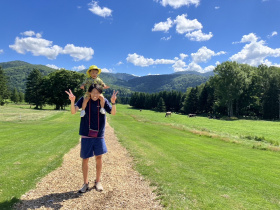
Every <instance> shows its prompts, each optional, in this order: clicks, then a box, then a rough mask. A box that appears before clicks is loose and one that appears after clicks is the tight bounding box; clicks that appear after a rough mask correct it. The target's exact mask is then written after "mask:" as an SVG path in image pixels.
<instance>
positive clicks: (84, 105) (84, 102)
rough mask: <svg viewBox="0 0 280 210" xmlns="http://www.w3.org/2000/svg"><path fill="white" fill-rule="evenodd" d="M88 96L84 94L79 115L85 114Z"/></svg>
mask: <svg viewBox="0 0 280 210" xmlns="http://www.w3.org/2000/svg"><path fill="white" fill-rule="evenodd" d="M89 99H90V97H89V96H86V95H85V96H84V101H83V104H82V111H81V114H80V117H84V116H85V114H86V111H85V109H86V107H87V103H88V101H89Z"/></svg>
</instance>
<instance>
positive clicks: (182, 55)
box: [180, 53, 188, 60]
mask: <svg viewBox="0 0 280 210" xmlns="http://www.w3.org/2000/svg"><path fill="white" fill-rule="evenodd" d="M186 57H188V55H187V54H184V53H180V58H181V60H184V59H185V58H186Z"/></svg>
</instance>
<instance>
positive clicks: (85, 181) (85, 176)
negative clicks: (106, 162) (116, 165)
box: [82, 155, 102, 184]
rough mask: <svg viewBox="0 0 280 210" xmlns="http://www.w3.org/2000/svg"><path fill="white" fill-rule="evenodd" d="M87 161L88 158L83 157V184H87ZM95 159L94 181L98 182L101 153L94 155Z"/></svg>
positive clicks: (99, 178)
mask: <svg viewBox="0 0 280 210" xmlns="http://www.w3.org/2000/svg"><path fill="white" fill-rule="evenodd" d="M88 161H89V158H86V159H83V162H82V171H83V178H84V184H88ZM95 161H96V180H95V181H96V182H100V180H101V170H102V155H99V156H96V157H95Z"/></svg>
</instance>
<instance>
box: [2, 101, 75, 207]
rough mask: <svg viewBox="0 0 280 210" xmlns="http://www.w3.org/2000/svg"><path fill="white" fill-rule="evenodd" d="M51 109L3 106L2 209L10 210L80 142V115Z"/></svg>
mask: <svg viewBox="0 0 280 210" xmlns="http://www.w3.org/2000/svg"><path fill="white" fill-rule="evenodd" d="M48 108H49V109H45V110H34V109H30V108H29V106H28V105H9V106H2V107H0V160H1V164H0V209H10V208H11V205H12V204H13V203H14V202H16V201H17V200H18V199H19V198H20V196H21V195H22V194H24V193H25V192H26V191H28V190H29V189H31V188H33V187H35V184H36V183H37V182H38V181H39V179H40V178H42V177H43V176H45V175H46V174H48V173H49V172H50V171H52V170H54V169H55V168H56V167H58V166H59V165H60V164H61V163H62V157H63V155H64V154H65V153H67V152H68V151H69V150H70V148H72V147H74V146H75V145H76V144H77V143H78V142H79V135H78V127H79V126H78V125H79V116H78V115H71V114H70V111H69V110H68V111H55V110H52V107H48Z"/></svg>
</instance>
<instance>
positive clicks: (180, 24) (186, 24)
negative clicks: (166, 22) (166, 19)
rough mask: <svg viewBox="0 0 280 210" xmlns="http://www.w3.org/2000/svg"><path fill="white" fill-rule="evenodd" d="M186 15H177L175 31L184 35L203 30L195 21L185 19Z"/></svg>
mask: <svg viewBox="0 0 280 210" xmlns="http://www.w3.org/2000/svg"><path fill="white" fill-rule="evenodd" d="M186 17H187V14H183V15H178V16H177V17H176V20H174V23H175V24H176V31H177V32H178V33H179V34H184V33H187V32H190V31H194V30H200V29H202V28H203V26H202V24H201V23H200V22H198V20H197V19H194V20H190V19H187V18H186Z"/></svg>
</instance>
